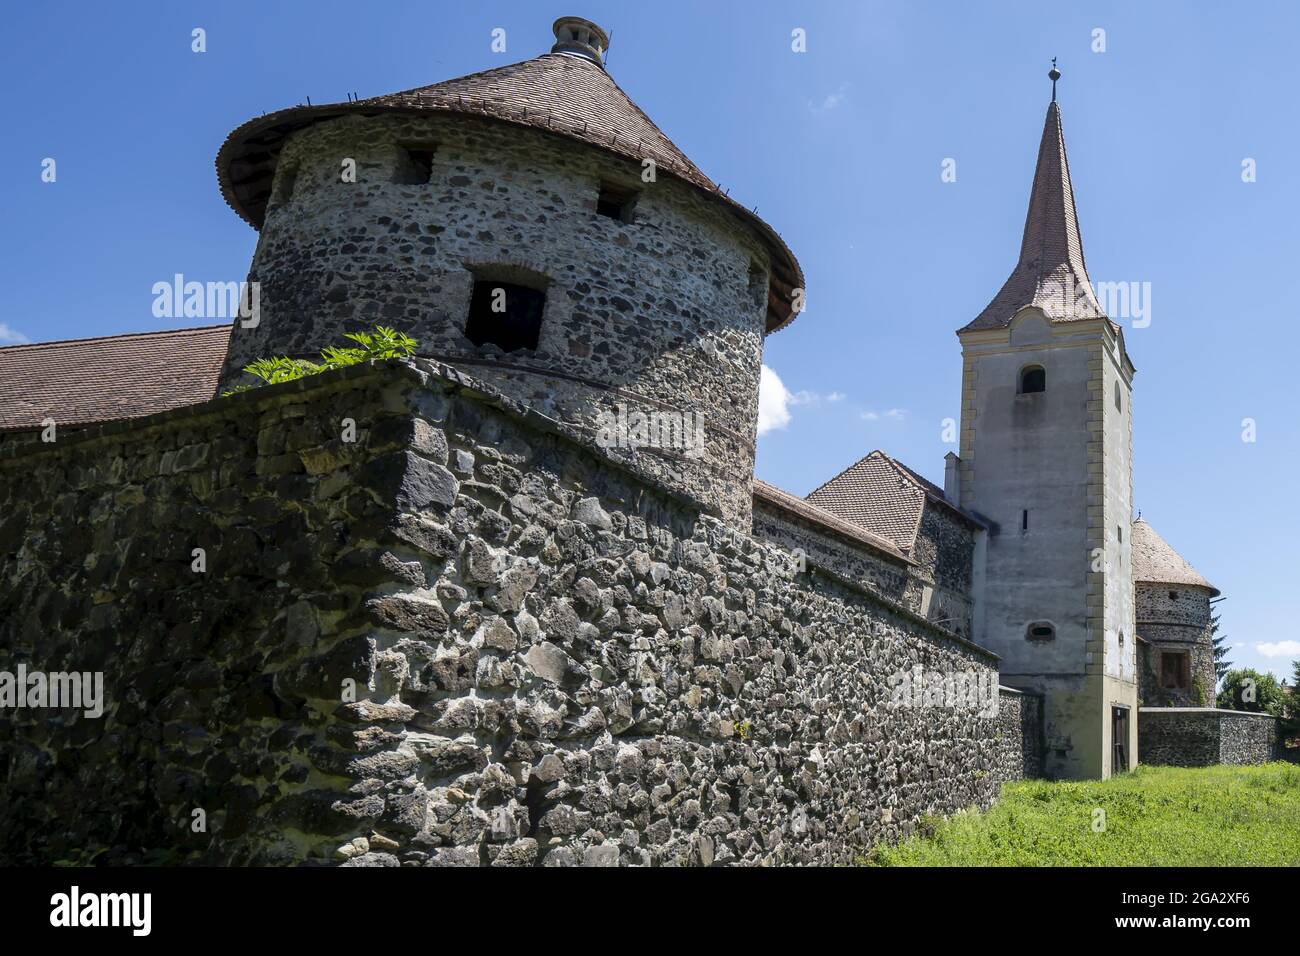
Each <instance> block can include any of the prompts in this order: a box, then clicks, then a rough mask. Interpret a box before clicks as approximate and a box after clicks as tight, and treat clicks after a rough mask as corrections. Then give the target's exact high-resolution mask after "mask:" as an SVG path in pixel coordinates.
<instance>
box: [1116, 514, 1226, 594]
mask: <svg viewBox="0 0 1300 956" xmlns="http://www.w3.org/2000/svg"><path fill="white" fill-rule="evenodd" d="M1131 543H1132V547H1133V580H1134V581H1137V582H1146V583H1151V584H1186V585H1191V586H1193V587H1200V588H1209V589H1210V590H1211V591H1213V592H1214V593H1215V594H1218V593H1219V589H1218V588H1216V587H1215V586H1214V585H1213V584H1211V583H1210V582H1209V581H1207V580H1205V578H1204V577H1202V576H1201V573H1200V572H1199V571H1197V570H1196V569H1195V568H1194V567H1192V566H1191V564H1189V563H1188V562H1187V559H1186V558H1184V557H1183V556H1182V555H1181V554H1179V553H1178V552H1177V551H1175V550H1174V549H1173V548H1171V547H1170V546H1169V543H1168V542H1167V541H1165V539H1164V538H1162V537H1160V535H1159V534H1157V533H1156V529H1155V528H1153V527H1151V525H1149V524H1147V523H1146V522H1145V521H1143V520H1142V519H1141V518H1138V519H1137V520H1136V521H1134V522H1133V536H1132V542H1131Z"/></svg>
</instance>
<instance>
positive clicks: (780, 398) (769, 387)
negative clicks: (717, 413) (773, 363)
mask: <svg viewBox="0 0 1300 956" xmlns="http://www.w3.org/2000/svg"><path fill="white" fill-rule="evenodd" d="M846 397H847V396H845V394H844V393H843V392H828V393H827V394H825V395H823V394H822V393H821V392H810V391H808V390H807V389H800V390H799V391H797V392H792V391H790V390H789V389H788V388H786V387H785V383H784V382H782V381H781V379H780V378H779V377H778V376H777V374H776V372H774V371H772V370H771V369H770V368H768V367H767V366H766V365H764V366H763V368H762V371H761V372H760V373H759V378H758V433H759V434H760V435H762V434H763V433H765V432H770V431H775V430H777V429H779V428H785V426H786V425H788V424H790V409H792V408H798V407H799V406H808V407H810V408H811V407H813V406H816V405H820V404H822V403H823V402H825V403H826V404H828V405H834V404H835V403H836V402H842V401H844V399H845V398H846Z"/></svg>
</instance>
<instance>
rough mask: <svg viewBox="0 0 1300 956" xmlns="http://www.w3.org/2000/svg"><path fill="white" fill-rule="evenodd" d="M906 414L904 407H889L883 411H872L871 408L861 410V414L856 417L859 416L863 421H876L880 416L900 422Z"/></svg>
mask: <svg viewBox="0 0 1300 956" xmlns="http://www.w3.org/2000/svg"><path fill="white" fill-rule="evenodd" d="M906 416H907V409H906V408H891V409H889V410H888V411H885V412H873V411H871V410H867V411H865V412H863V413H862V414H861V415H859V416H858V417H859V418H861V419H862V420H863V421H864V422H878V421H880V420H881V419H882V418H888V419H891V420H892V421H896V422H901V421H902V420H903V419H904V418H905V417H906Z"/></svg>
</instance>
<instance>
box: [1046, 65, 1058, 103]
mask: <svg viewBox="0 0 1300 956" xmlns="http://www.w3.org/2000/svg"><path fill="white" fill-rule="evenodd" d="M1047 76H1048V79H1050V80H1051V81H1052V102H1053V103H1055V102H1056V81H1057V80H1059V79H1060V78H1061V71H1060V70H1058V69H1057V68H1056V57H1052V68H1051V70H1049V71H1048V73H1047Z"/></svg>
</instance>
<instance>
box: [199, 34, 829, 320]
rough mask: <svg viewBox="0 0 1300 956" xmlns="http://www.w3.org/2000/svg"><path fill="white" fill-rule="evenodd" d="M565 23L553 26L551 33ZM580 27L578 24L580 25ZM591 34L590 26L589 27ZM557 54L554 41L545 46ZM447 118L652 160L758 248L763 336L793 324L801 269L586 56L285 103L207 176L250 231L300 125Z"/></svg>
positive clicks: (228, 145)
mask: <svg viewBox="0 0 1300 956" xmlns="http://www.w3.org/2000/svg"><path fill="white" fill-rule="evenodd" d="M565 19H570V18H562V19H561V20H560V21H557V22H556V29H557V36H559V32H560V31H559V28H560V26H561V24H562V23H563V22H565ZM583 22H585V21H583ZM596 29H598V28H596ZM563 47H564V44H563V42H561V43H557V44H556V48H555V49H557V50H558V49H561V48H563ZM434 111H436V112H442V113H456V114H465V115H470V116H478V117H486V118H488V119H492V120H499V121H503V122H507V123H513V124H516V125H519V126H527V127H531V128H533V129H538V130H542V131H544V132H547V133H553V134H556V135H559V136H564V137H567V138H570V139H574V140H579V141H581V142H584V143H587V144H589V145H591V146H595V147H598V148H600V149H603V150H607V151H609V152H612V153H616V154H618V155H620V156H623V157H625V158H627V159H631V160H633V161H635V162H637V163H638V164H639V163H640V162H641V161H642V160H643V159H647V158H649V159H653V160H654V162H655V165H656V168H657V169H658V170H659V171H661V172H666V173H668V174H669V175H671V176H674V177H676V178H677V179H680V180H682V181H684V182H686V183H689V184H690V185H692V186H694V187H695V188H697V189H699V190H701V191H703V192H705V193H707V194H709V195H710V196H711V197H713V198H714V199H716V200H718V201H720V202H722V203H724V204H725V205H726V206H727V207H728V208H729V209H730V210H731V212H732V213H733V214H734V215H736V216H738V217H739V218H740V220H741V221H742V222H744V223H745V224H746V225H747V226H749V227H750V228H752V229H754V230H755V231H756V232H757V233H758V235H759V238H760V239H762V241H763V242H764V243H765V244H766V245H767V246H768V248H769V250H770V251H771V256H772V272H771V276H770V288H769V297H768V323H767V326H768V331H769V332H774V331H776V330H777V329H780V328H784V327H785V326H786V325H788V324H789V323H790V322H791V321H793V319H794V315H795V313H794V306H793V298H794V290H795V289H801V288H803V282H804V280H803V272H802V270H801V269H800V268H799V263H798V261H797V260H796V259H795V258H794V254H793V253H792V252H791V251H790V249H789V247H787V246H786V244H785V242H784V241H783V240H782V239H781V237H780V236H778V235H777V233H776V232H775V230H773V229H772V228H771V227H770V226H768V225H767V223H765V222H763V220H761V219H759V218H758V216H757V215H756V214H755V213H754V212H752V211H750V210H749V209H746V208H745V207H744V206H742V205H740V204H739V203H738V202H736V201H735V200H733V199H731V198H730V197H729V196H727V195H726V194H725V193H724V192H723V191H722V190H721V189H720V188H719V187H718V186H717V184H716V183H714V182H713V181H712V180H711V179H709V177H707V176H705V175H704V173H702V172H701V171H700V170H699V168H698V167H697V166H696V165H695V164H694V163H693V162H691V161H690V159H688V158H687V156H686V154H685V153H683V152H682V151H681V150H680V149H678V148H677V147H676V146H675V145H673V143H672V141H671V140H669V139H668V137H667V136H665V135H664V134H663V133H662V132H661V131H660V129H659V128H658V127H657V126H656V125H655V124H654V123H653V122H652V121H651V120H650V118H649V117H648V116H646V114H645V113H644V112H642V111H641V109H640V107H638V106H637V105H636V104H635V103H633V102H632V100H631V98H629V97H628V95H627V94H626V93H624V92H623V90H622V89H621V88H620V87H619V85H618V84H617V83H615V82H614V79H613V77H611V76H610V75H609V74H608V73H607V72H606V71H605V69H604V67H603V66H602V65H601V64H600V63H599V62H597V61H596V60H595V59H593V58H589V57H586V56H578V55H574V54H572V53H570V52H555V50H553V51H552V52H550V53H546V54H543V55H541V56H538V57H534V58H533V59H531V60H525V61H523V62H521V63H514V64H511V65H509V66H502V67H497V68H496V69H492V70H485V71H483V72H481V73H472V74H470V75H469V76H463V77H459V78H457V79H452V80H447V81H445V82H442V83H435V84H433V85H431V86H422V87H418V88H416V89H412V90H405V91H403V92H400V93H389V94H386V95H383V96H375V97H371V98H369V99H363V100H357V101H354V102H348V103H332V104H328V105H320V106H294V107H290V108H288V109H283V110H279V111H277V112H274V113H268V114H266V115H264V116H260V117H257V118H256V119H253V120H250V121H249V122H247V123H245V124H244V125H242V126H240V127H239V128H238V129H236V130H235V131H234V132H232V133H231V134H230V135H229V136H228V137H227V138H226V141H225V143H224V144H222V147H221V150H220V152H219V153H218V155H217V178H218V181H219V182H220V185H221V192H222V195H223V196H225V198H226V201H227V202H228V203H229V204H230V206H231V208H233V209H234V210H235V212H237V213H238V214H239V215H240V216H241V217H242V218H243V219H244V220H246V221H247V222H248V223H249V224H250V225H252V226H253V227H254V228H256V229H260V228H261V226H262V222H263V220H264V218H265V215H266V207H267V203H268V200H269V199H270V195H271V181H272V178H273V177H274V174H275V165H276V161H277V159H278V156H279V152H280V149H281V147H282V146H283V144H284V142H285V139H286V138H287V137H288V136H289V135H290V134H292V133H293V132H295V131H296V130H299V129H301V128H303V127H305V126H308V125H310V124H312V123H315V122H319V121H321V120H327V119H333V118H335V117H339V116H345V115H361V116H373V115H377V114H381V113H388V112H398V113H422V112H434Z"/></svg>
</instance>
